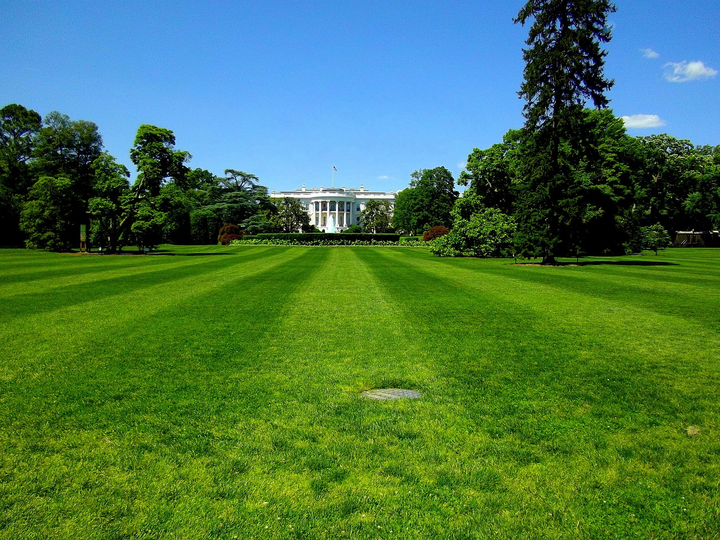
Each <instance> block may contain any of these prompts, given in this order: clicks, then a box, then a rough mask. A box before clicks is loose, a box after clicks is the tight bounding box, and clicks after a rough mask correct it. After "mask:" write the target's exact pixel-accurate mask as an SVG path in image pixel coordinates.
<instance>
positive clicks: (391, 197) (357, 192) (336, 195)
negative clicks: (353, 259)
mask: <svg viewBox="0 0 720 540" xmlns="http://www.w3.org/2000/svg"><path fill="white" fill-rule="evenodd" d="M270 196H271V197H278V198H280V197H292V198H293V199H298V200H299V201H300V203H301V204H302V205H303V206H304V207H305V210H306V211H307V213H308V215H309V216H310V224H311V225H315V227H317V228H318V229H320V230H321V231H323V232H330V227H331V218H332V219H334V223H335V231H336V232H342V231H344V230H345V229H347V228H348V227H349V226H350V225H360V224H361V218H360V212H362V211H363V210H364V209H365V204H366V203H367V202H368V201H370V200H381V201H389V202H390V204H391V205H393V204H394V203H395V192H394V191H390V192H385V191H369V190H366V189H365V188H364V186H362V185H361V186H360V189H356V188H349V189H345V188H344V187H343V188H335V187H333V188H325V187H320V188H310V189H306V188H305V186H304V185H303V187H302V188H301V189H296V190H294V191H278V192H276V191H273V192H272V193H271V195H270Z"/></svg>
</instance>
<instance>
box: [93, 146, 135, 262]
mask: <svg viewBox="0 0 720 540" xmlns="http://www.w3.org/2000/svg"><path fill="white" fill-rule="evenodd" d="M93 173H94V181H95V183H94V186H93V187H94V190H93V191H94V194H95V196H94V197H92V198H91V199H90V200H89V201H88V211H89V213H90V216H91V218H92V220H93V223H92V227H91V231H92V233H91V238H90V241H91V244H92V245H93V246H98V247H101V248H102V249H103V250H104V251H108V252H110V253H114V252H115V251H117V249H118V248H119V247H120V245H121V236H122V234H123V232H124V231H123V228H122V226H121V224H122V220H123V215H124V213H125V212H126V207H125V205H127V204H128V202H129V200H130V183H129V182H128V177H129V176H130V172H129V171H128V170H127V167H125V166H124V165H122V164H120V163H117V162H116V161H115V158H113V157H112V156H111V155H110V154H107V153H103V154H101V155H100V157H98V158H97V159H96V160H95V161H94V162H93Z"/></svg>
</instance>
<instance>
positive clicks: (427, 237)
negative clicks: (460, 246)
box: [422, 225, 450, 242]
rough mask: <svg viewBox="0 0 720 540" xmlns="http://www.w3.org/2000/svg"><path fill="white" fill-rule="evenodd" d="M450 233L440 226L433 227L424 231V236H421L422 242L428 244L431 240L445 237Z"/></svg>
mask: <svg viewBox="0 0 720 540" xmlns="http://www.w3.org/2000/svg"><path fill="white" fill-rule="evenodd" d="M449 232H450V231H449V230H447V229H446V228H445V227H443V226H442V225H436V226H435V227H432V228H430V229H429V230H427V231H425V234H423V238H422V239H423V242H430V241H431V240H435V239H436V238H440V237H441V236H445V235H446V234H448V233H449Z"/></svg>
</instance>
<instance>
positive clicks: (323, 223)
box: [322, 216, 327, 227]
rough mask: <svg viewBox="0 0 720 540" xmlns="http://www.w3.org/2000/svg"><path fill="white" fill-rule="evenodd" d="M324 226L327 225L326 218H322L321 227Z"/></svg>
mask: <svg viewBox="0 0 720 540" xmlns="http://www.w3.org/2000/svg"><path fill="white" fill-rule="evenodd" d="M325 225H327V216H323V217H322V226H323V227H324V226H325Z"/></svg>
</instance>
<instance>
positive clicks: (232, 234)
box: [217, 223, 243, 246]
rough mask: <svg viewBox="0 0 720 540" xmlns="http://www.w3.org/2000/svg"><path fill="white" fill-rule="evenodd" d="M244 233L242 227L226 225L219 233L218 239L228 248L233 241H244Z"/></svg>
mask: <svg viewBox="0 0 720 540" xmlns="http://www.w3.org/2000/svg"><path fill="white" fill-rule="evenodd" d="M242 237H243V232H242V231H241V230H240V227H238V226H237V225H233V224H232V223H225V224H224V225H223V226H222V227H220V230H219V231H218V239H217V241H218V242H220V243H221V244H222V245H223V246H227V245H228V244H229V243H230V242H231V241H232V240H242Z"/></svg>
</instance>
